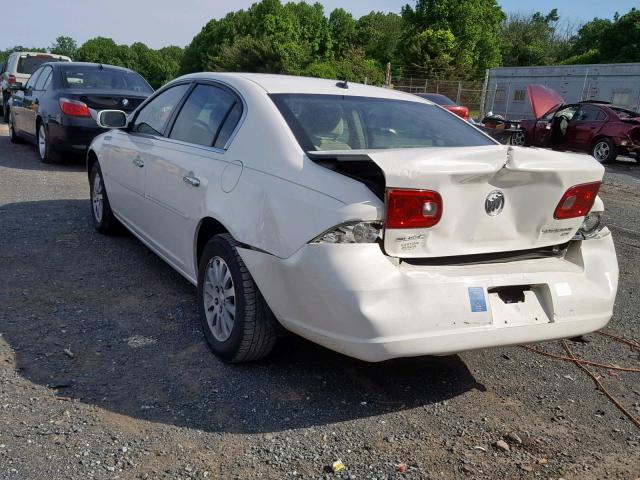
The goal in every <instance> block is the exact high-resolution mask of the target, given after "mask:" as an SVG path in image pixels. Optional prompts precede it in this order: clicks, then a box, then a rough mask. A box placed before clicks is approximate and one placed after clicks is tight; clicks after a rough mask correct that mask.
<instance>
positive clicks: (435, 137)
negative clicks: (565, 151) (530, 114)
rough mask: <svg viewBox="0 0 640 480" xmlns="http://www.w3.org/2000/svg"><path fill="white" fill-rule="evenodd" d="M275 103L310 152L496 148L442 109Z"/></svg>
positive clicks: (325, 101)
mask: <svg viewBox="0 0 640 480" xmlns="http://www.w3.org/2000/svg"><path fill="white" fill-rule="evenodd" d="M271 98H272V99H273V101H274V102H275V104H276V106H277V107H278V109H279V110H280V112H281V113H282V115H283V116H284V118H285V120H286V121H287V123H288V125H289V127H290V128H291V130H292V131H293V134H294V135H295V136H296V139H297V140H298V142H299V143H300V146H301V147H302V148H303V149H304V150H305V151H327V150H353V149H390V148H419V147H471V146H478V145H493V144H494V142H493V141H492V140H491V139H489V138H488V137H486V136H485V135H483V134H482V133H480V132H479V131H478V130H476V129H475V128H474V127H472V126H470V125H469V124H468V123H467V122H465V121H464V120H462V119H461V118H459V117H457V116H455V115H453V114H451V113H449V112H447V111H446V110H443V109H442V108H440V107H438V106H436V105H429V104H426V103H420V102H412V101H404V100H391V99H384V98H374V97H344V96H342V95H314V94H274V95H271Z"/></svg>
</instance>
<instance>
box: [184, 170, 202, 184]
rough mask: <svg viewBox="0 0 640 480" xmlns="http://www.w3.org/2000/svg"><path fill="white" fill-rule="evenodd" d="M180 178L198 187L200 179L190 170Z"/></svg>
mask: <svg viewBox="0 0 640 480" xmlns="http://www.w3.org/2000/svg"><path fill="white" fill-rule="evenodd" d="M182 180H183V181H184V182H185V183H188V184H189V185H191V186H193V187H199V186H200V179H199V178H198V177H195V176H194V175H193V173H192V172H190V173H189V174H188V175H185V176H184V177H182Z"/></svg>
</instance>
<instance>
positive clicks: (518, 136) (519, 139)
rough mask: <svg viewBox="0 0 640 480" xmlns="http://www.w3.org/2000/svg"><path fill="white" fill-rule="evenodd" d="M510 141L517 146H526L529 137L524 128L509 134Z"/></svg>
mask: <svg viewBox="0 0 640 480" xmlns="http://www.w3.org/2000/svg"><path fill="white" fill-rule="evenodd" d="M508 143H509V145H513V146H516V147H525V146H526V145H527V137H526V135H525V133H524V132H523V131H522V130H518V131H517V132H513V133H512V134H511V135H509V142H508Z"/></svg>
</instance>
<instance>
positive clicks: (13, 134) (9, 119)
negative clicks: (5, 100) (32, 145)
mask: <svg viewBox="0 0 640 480" xmlns="http://www.w3.org/2000/svg"><path fill="white" fill-rule="evenodd" d="M5 118H7V123H8V124H9V140H11V143H22V139H21V138H20V137H19V136H18V134H17V133H16V130H15V128H14V125H15V124H14V123H13V121H14V120H13V114H12V113H11V112H9V113H8V115H7V117H5Z"/></svg>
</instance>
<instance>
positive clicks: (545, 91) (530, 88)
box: [527, 84, 564, 118]
mask: <svg viewBox="0 0 640 480" xmlns="http://www.w3.org/2000/svg"><path fill="white" fill-rule="evenodd" d="M527 94H528V96H529V102H530V103H531V110H533V114H534V116H535V117H536V118H540V117H542V116H543V115H544V114H545V113H547V112H548V111H549V110H551V109H552V108H554V107H556V106H558V105H561V104H563V103H564V98H562V97H561V96H560V94H559V93H558V92H556V91H555V90H553V89H551V88H549V87H545V86H544V85H535V84H534V85H527Z"/></svg>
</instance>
